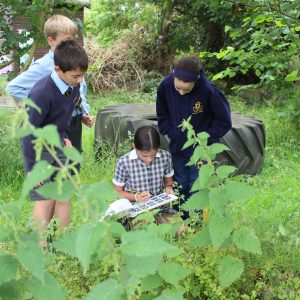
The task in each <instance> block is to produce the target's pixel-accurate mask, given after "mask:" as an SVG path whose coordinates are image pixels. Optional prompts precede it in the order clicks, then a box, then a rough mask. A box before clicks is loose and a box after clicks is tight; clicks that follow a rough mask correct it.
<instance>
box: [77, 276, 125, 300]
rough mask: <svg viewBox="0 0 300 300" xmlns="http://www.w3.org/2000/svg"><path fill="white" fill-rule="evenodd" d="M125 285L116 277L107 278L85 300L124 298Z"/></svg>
mask: <svg viewBox="0 0 300 300" xmlns="http://www.w3.org/2000/svg"><path fill="white" fill-rule="evenodd" d="M124 292H125V291H124V287H123V286H122V285H121V284H120V283H119V282H118V281H117V280H115V279H107V280H105V281H102V282H101V283H99V284H97V285H96V286H95V287H94V288H93V289H92V290H91V291H90V293H88V294H87V296H85V297H83V298H82V299H83V300H99V299H101V300H112V299H113V300H119V299H120V300H122V299H123V298H124V297H123V294H124Z"/></svg>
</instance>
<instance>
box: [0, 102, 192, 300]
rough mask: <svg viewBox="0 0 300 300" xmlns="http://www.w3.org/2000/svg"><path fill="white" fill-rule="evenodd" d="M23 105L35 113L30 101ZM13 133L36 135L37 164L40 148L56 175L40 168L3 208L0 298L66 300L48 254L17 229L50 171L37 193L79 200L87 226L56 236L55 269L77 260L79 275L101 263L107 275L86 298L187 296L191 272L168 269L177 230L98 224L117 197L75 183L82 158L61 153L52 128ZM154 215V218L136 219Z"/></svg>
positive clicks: (26, 126)
mask: <svg viewBox="0 0 300 300" xmlns="http://www.w3.org/2000/svg"><path fill="white" fill-rule="evenodd" d="M26 103H27V105H30V106H32V107H34V108H35V109H37V110H38V111H39V108H38V107H36V105H35V104H34V103H33V102H32V101H29V100H26ZM15 134H16V136H17V137H19V138H21V137H24V136H27V135H29V134H33V135H34V136H35V137H36V138H37V140H36V142H35V149H36V152H37V156H38V159H39V156H40V154H41V151H42V148H43V147H45V148H46V149H47V150H48V151H49V152H50V153H51V154H52V155H53V157H54V158H55V159H56V160H57V162H58V164H59V165H60V168H59V169H57V170H56V169H55V168H54V167H52V166H50V165H49V164H48V163H47V162H46V161H41V160H40V161H38V162H37V163H36V165H35V166H34V168H33V170H32V171H31V172H30V174H29V175H28V176H27V177H26V179H25V181H24V184H23V189H22V192H21V196H20V199H19V201H16V202H14V203H13V204H12V203H8V204H2V205H1V210H0V213H1V220H3V221H1V223H0V224H1V225H0V264H1V272H0V295H1V297H3V299H6V298H8V299H21V298H23V297H26V299H28V298H34V299H55V300H58V299H66V294H65V290H64V288H63V286H62V285H61V284H60V283H59V282H58V281H57V279H56V278H55V277H54V276H53V275H52V274H51V273H50V272H48V271H47V269H49V268H51V262H49V255H50V254H49V253H48V252H47V251H46V252H43V250H41V248H40V247H39V243H38V242H39V238H40V237H39V236H38V234H37V233H36V232H35V231H31V230H29V229H27V230H26V232H20V231H18V230H17V227H16V224H17V222H18V218H19V216H20V214H21V208H22V201H24V199H25V198H26V195H27V194H28V192H29V190H30V189H32V188H33V187H34V186H36V185H37V184H38V183H39V182H40V181H42V180H45V179H46V178H48V177H49V176H51V175H52V174H53V172H55V171H58V175H57V176H56V180H55V182H51V183H48V184H45V185H43V186H42V187H40V188H39V189H38V191H39V193H40V194H42V195H43V196H45V197H49V198H53V199H56V200H57V201H65V200H67V199H70V198H73V197H74V196H76V197H78V198H79V199H80V202H81V205H82V212H83V220H84V223H83V224H78V225H76V226H75V228H73V229H72V230H69V232H65V233H64V234H63V233H61V234H60V233H59V232H58V234H57V235H58V237H57V238H56V240H55V241H54V242H53V243H52V245H51V246H52V248H53V249H55V253H56V257H57V258H56V260H55V261H53V262H52V264H55V263H57V262H58V261H59V258H60V257H62V256H71V257H73V258H74V259H75V260H78V261H79V263H80V265H81V268H82V272H83V276H85V275H87V273H88V272H89V270H90V267H91V265H95V264H96V265H97V264H98V265H101V268H103V269H104V270H107V271H106V274H107V278H106V279H104V280H103V281H101V282H100V283H98V284H97V285H95V286H93V287H91V290H90V292H89V293H88V294H87V295H86V296H85V297H84V298H83V299H110V300H111V299H116V300H117V299H140V297H141V296H142V295H146V294H147V295H150V296H151V299H167V298H168V299H169V298H170V299H183V297H182V295H183V293H184V289H183V288H182V286H181V285H180V284H179V281H180V280H182V279H184V278H185V277H186V276H188V274H189V273H190V271H189V270H188V269H186V268H184V267H182V266H180V265H179V264H177V263H175V262H172V258H173V257H175V256H178V255H180V253H181V251H180V249H179V248H178V247H176V246H175V245H174V243H173V240H174V233H175V232H176V230H177V229H178V227H179V226H180V225H179V224H175V223H174V222H172V223H170V224H162V225H156V224H154V223H152V224H150V225H149V226H147V227H146V228H147V229H143V228H142V229H140V230H134V231H130V232H126V231H125V229H124V228H123V226H122V225H121V224H120V223H119V222H117V221H116V220H115V219H114V218H109V219H105V220H103V221H100V219H101V215H102V214H103V213H104V211H105V210H106V208H107V202H108V201H111V200H113V199H114V198H116V195H115V193H114V192H113V190H112V188H111V186H109V185H108V184H104V183H99V184H96V185H92V184H90V185H79V184H78V182H77V178H76V176H75V178H73V177H72V176H70V175H69V172H68V170H69V169H70V167H71V168H73V166H74V165H75V164H76V163H79V162H80V161H81V155H80V154H79V153H78V152H77V151H76V150H75V149H72V148H64V147H62V146H61V144H60V140H59V136H58V133H57V131H56V128H55V127H54V126H52V125H48V126H45V127H43V128H34V127H33V126H32V125H31V124H30V123H29V122H28V119H26V118H25V119H24V121H23V126H22V128H19V129H17V130H16V131H15ZM56 148H58V149H61V150H62V151H63V152H64V153H65V155H66V156H67V157H68V158H69V159H70V160H72V164H71V166H66V165H63V164H61V162H60V161H59V160H58V158H57V155H56V153H55V149H56ZM151 216H153V212H152V213H149V215H147V214H146V215H145V216H144V217H142V216H141V217H140V218H148V219H149V218H150V217H151ZM59 236H60V237H59ZM57 259H58V260H57ZM49 263H50V266H49Z"/></svg>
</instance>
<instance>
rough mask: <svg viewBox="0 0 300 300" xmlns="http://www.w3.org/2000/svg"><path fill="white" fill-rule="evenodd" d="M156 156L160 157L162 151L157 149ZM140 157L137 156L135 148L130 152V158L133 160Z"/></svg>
mask: <svg viewBox="0 0 300 300" xmlns="http://www.w3.org/2000/svg"><path fill="white" fill-rule="evenodd" d="M155 157H160V153H159V151H157V153H156V155H155ZM138 158H139V157H138V156H137V153H136V150H135V149H133V150H131V151H130V152H129V159H130V160H133V159H138Z"/></svg>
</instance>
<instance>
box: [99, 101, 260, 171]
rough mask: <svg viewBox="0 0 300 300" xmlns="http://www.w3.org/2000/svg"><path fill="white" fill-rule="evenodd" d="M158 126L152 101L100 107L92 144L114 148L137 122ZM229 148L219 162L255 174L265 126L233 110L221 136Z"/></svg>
mask: <svg viewBox="0 0 300 300" xmlns="http://www.w3.org/2000/svg"><path fill="white" fill-rule="evenodd" d="M145 125H150V126H153V127H155V128H156V129H158V126H157V118H156V111H155V104H127V105H114V106H109V107H106V108H104V109H102V110H100V111H99V112H98V114H97V118H96V124H95V144H96V146H97V147H99V145H101V144H103V142H105V143H106V144H108V145H110V147H111V148H112V149H113V148H115V147H117V146H118V144H120V143H121V142H122V141H124V140H126V139H128V138H129V136H130V135H132V134H134V132H135V130H136V129H137V128H138V127H140V126H145ZM220 142H221V143H223V144H225V145H226V146H228V148H229V149H230V150H228V151H224V152H222V153H220V154H219V155H218V156H217V161H218V162H219V163H220V164H222V165H233V166H235V167H236V168H237V170H236V172H235V175H238V174H249V175H255V174H258V173H259V172H260V171H261V169H262V166H263V161H264V149H265V143H266V138H265V128H264V124H263V122H262V121H260V120H257V119H256V118H254V117H249V116H243V115H241V114H239V113H232V129H231V130H230V131H229V132H228V133H227V134H226V135H225V136H224V137H223V138H222V139H221V141H220ZM168 145H169V139H168V137H167V136H163V135H161V148H162V149H165V150H168V148H169V146H168Z"/></svg>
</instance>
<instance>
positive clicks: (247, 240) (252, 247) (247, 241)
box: [232, 226, 261, 254]
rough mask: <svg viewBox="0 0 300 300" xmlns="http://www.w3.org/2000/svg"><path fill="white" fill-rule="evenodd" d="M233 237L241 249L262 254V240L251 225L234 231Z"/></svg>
mask: <svg viewBox="0 0 300 300" xmlns="http://www.w3.org/2000/svg"><path fill="white" fill-rule="evenodd" d="M232 239H233V242H234V244H235V245H236V246H237V247H238V248H239V249H241V250H244V251H247V252H250V253H254V254H261V245H260V241H259V239H258V237H257V236H256V235H255V233H254V231H253V230H252V229H251V228H250V227H246V226H243V227H241V228H240V229H238V230H237V231H235V232H234V233H233V236H232Z"/></svg>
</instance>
